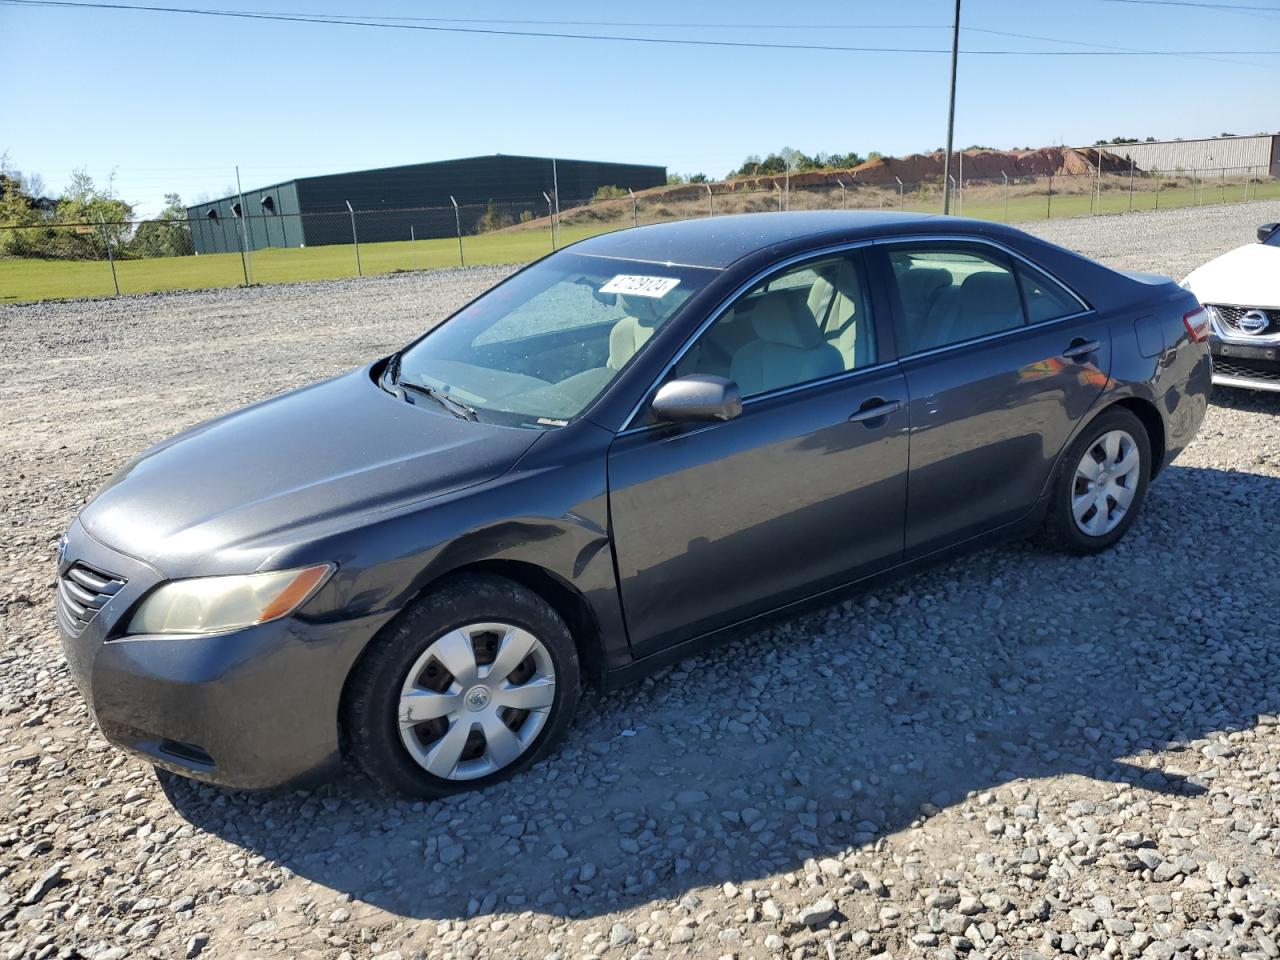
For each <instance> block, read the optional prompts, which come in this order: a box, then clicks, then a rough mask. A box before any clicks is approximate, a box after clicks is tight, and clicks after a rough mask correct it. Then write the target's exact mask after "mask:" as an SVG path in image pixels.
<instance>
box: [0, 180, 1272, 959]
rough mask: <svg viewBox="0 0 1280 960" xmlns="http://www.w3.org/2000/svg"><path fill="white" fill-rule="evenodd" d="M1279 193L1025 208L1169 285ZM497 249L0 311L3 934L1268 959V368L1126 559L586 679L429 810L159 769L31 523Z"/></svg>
mask: <svg viewBox="0 0 1280 960" xmlns="http://www.w3.org/2000/svg"><path fill="white" fill-rule="evenodd" d="M1276 219H1280V204H1254V205H1249V206H1236V207H1215V208H1205V209H1203V210H1178V211H1169V212H1161V213H1158V214H1140V215H1133V216H1126V217H1122V218H1121V217H1116V218H1099V219H1097V220H1077V221H1057V222H1051V223H1045V224H1043V225H1040V226H1037V227H1036V228H1035V229H1036V232H1037V233H1039V234H1041V235H1043V236H1045V237H1048V238H1050V239H1054V240H1057V241H1059V242H1063V243H1066V244H1067V245H1070V246H1072V247H1075V248H1076V249H1079V250H1081V251H1082V252H1084V253H1086V254H1090V255H1093V256H1097V257H1099V258H1100V259H1102V260H1104V261H1106V262H1109V263H1111V264H1113V265H1116V266H1120V267H1125V268H1138V269H1146V270H1155V271H1159V272H1167V273H1173V274H1175V275H1178V276H1181V275H1183V274H1185V273H1186V272H1187V271H1188V270H1189V269H1190V268H1191V267H1193V266H1195V265H1196V264H1198V263H1200V262H1202V261H1203V260H1204V259H1207V258H1208V257H1209V256H1211V255H1213V254H1215V253H1218V252H1221V251H1224V250H1226V249H1229V248H1230V247H1232V246H1234V245H1237V244H1240V243H1246V242H1248V241H1249V240H1250V239H1251V238H1252V233H1253V228H1254V226H1255V225H1256V224H1257V223H1259V222H1262V221H1265V220H1276ZM503 273H504V271H503V270H502V269H475V270H468V271H447V272H439V273H431V274H423V275H418V276H396V277H389V278H385V279H374V280H368V281H363V282H336V283H324V284H308V285H298V286H289V287H275V288H267V289H258V290H249V291H241V290H227V291H217V292H207V293H199V294H179V295H157V296H150V297H140V298H129V299H123V300H113V301H97V302H78V303H67V304H56V305H45V306H39V305H37V306H25V307H0V342H2V343H3V345H4V350H3V351H2V354H0V404H2V405H3V409H4V411H5V417H4V420H3V422H0V479H2V480H3V483H2V485H0V503H2V504H3V514H2V515H0V516H2V520H3V524H4V527H5V538H4V548H3V549H4V553H3V560H2V561H0V562H2V563H3V569H2V570H0V625H2V628H3V638H4V648H3V653H0V666H2V669H0V797H2V798H3V799H2V800H0V957H5V956H7V957H14V958H16V957H24V956H32V957H46V956H55V955H56V956H62V957H70V956H78V955H83V956H89V957H96V958H98V960H110V958H124V957H132V956H153V957H179V958H181V957H193V956H196V955H197V954H200V955H203V956H218V957H223V956H231V957H235V956H241V955H244V956H255V957H256V956H275V955H279V956H299V957H324V958H334V960H336V958H343V957H367V956H373V955H377V956H380V957H382V958H384V960H396V958H402V960H407V958H410V957H415V956H429V957H440V958H477V957H495V958H512V957H522V958H525V960H544V958H563V960H577V958H583V957H590V956H599V957H607V958H642V957H655V958H656V957H666V956H679V957H685V956H688V957H708V958H719V957H726V956H727V957H732V958H767V957H774V956H785V957H789V958H806V957H807V958H815V960H835V958H852V957H868V956H873V955H880V956H892V957H937V958H943V957H961V956H962V957H968V958H980V957H1015V958H1021V960H1032V958H1036V957H1046V958H1049V957H1057V956H1077V957H1094V956H1099V955H1108V956H1123V957H1144V958H1160V960H1167V958H1171V957H1174V956H1187V957H1201V958H1218V957H1245V958H1252V957H1258V958H1262V957H1267V958H1271V957H1278V956H1280V946H1277V939H1280V895H1278V890H1280V887H1278V885H1280V862H1278V861H1277V848H1278V847H1280V819H1278V817H1280V812H1278V805H1277V792H1278V791H1280V772H1278V771H1280V767H1278V766H1277V763H1278V761H1280V721H1278V720H1277V714H1278V713H1280V691H1278V690H1277V688H1276V680H1275V678H1276V677H1277V676H1280V622H1278V621H1280V616H1278V614H1277V607H1276V604H1275V600H1274V595H1273V592H1272V591H1271V590H1270V589H1269V584H1270V582H1271V580H1272V572H1273V570H1274V567H1275V564H1276V557H1277V552H1276V544H1277V543H1278V542H1280V514H1277V512H1276V509H1275V504H1276V502H1277V501H1280V421H1278V420H1277V417H1278V416H1280V397H1271V398H1268V397H1264V396H1253V395H1244V394H1234V395H1232V394H1227V393H1222V394H1220V395H1218V396H1216V397H1215V403H1214V405H1213V406H1212V407H1211V409H1210V413H1209V417H1208V419H1207V421H1206V422H1205V425H1204V427H1203V428H1202V430H1201V433H1200V436H1199V438H1198V439H1197V440H1196V442H1195V443H1194V444H1193V446H1192V447H1191V448H1190V449H1188V450H1187V451H1186V453H1185V454H1184V455H1183V457H1182V458H1181V460H1180V461H1179V462H1178V464H1177V465H1175V466H1174V467H1172V468H1171V469H1170V470H1169V471H1168V472H1167V473H1166V474H1165V475H1164V476H1163V477H1162V478H1161V479H1160V481H1159V482H1158V483H1157V484H1156V485H1155V486H1154V487H1153V489H1152V492H1151V496H1150V498H1149V500H1148V502H1147V505H1146V508H1145V510H1144V514H1143V516H1142V517H1141V519H1140V520H1139V522H1138V523H1137V525H1136V526H1135V527H1134V529H1133V530H1132V531H1131V533H1130V535H1129V537H1128V538H1127V539H1126V540H1125V541H1124V542H1123V543H1122V544H1121V545H1120V546H1119V547H1118V548H1117V549H1116V550H1114V551H1113V552H1111V553H1109V554H1106V555H1104V556H1100V557H1095V558H1090V559H1067V558H1063V557H1059V556H1054V555H1049V554H1046V553H1042V552H1040V551H1038V550H1036V549H1034V548H1032V547H1030V546H1026V545H1021V544H1016V545H1012V546H1008V547H1003V548H999V549H992V550H987V551H985V552H981V553H978V554H976V555H974V556H971V557H968V558H965V559H963V560H958V561H955V562H952V563H949V564H946V565H942V566H938V567H936V568H933V569H931V570H929V571H927V572H924V573H921V574H919V575H916V576H913V577H911V578H909V579H906V580H903V581H901V582H898V583H896V584H893V585H890V586H886V587H881V588H879V589H878V590H877V591H876V592H874V593H863V594H860V595H856V596H854V597H853V598H852V599H849V600H847V601H846V602H844V603H841V604H838V605H834V606H831V607H830V608H828V609H826V610H825V611H821V612H818V613H815V614H813V615H810V616H807V617H804V618H801V619H796V620H794V621H792V622H790V623H787V624H784V625H781V626H775V627H771V628H769V629H767V630H759V631H756V632H744V633H743V634H742V635H741V636H740V637H737V638H735V639H734V640H733V642H731V643H730V644H728V645H727V646H725V647H722V648H721V649H719V650H718V651H716V652H715V653H714V654H711V655H708V656H705V657H701V658H698V659H695V660H691V661H688V662H685V663H683V664H680V665H679V666H678V667H676V668H674V669H670V670H667V671H666V672H664V673H663V674H661V675H659V676H657V677H654V678H651V679H649V680H646V681H644V682H643V683H640V684H637V685H635V686H632V687H630V688H628V689H625V690H622V691H620V692H617V693H612V694H609V695H603V696H602V695H598V694H596V695H592V696H589V697H588V698H587V699H586V701H585V702H584V705H583V709H582V711H581V715H580V718H579V720H578V722H577V724H576V726H575V728H574V731H573V733H572V734H571V736H570V738H569V741H568V743H567V744H566V745H565V747H564V749H563V750H562V751H561V752H560V753H559V754H558V755H556V756H554V757H552V758H551V759H549V760H548V761H546V762H544V763H543V764H541V765H539V766H538V767H536V768H534V769H533V770H532V771H530V772H527V773H525V774H523V775H522V776H520V777H518V778H517V779H516V780H515V781H513V782H510V783H507V784H503V785H501V786H498V787H495V788H493V789H490V790H488V791H486V792H485V793H483V794H481V795H475V796H470V797H465V798H461V799H456V800H453V801H450V802H445V803H434V804H422V803H406V802H402V801H396V800H392V799H388V798H387V797H385V796H382V795H379V794H378V793H377V792H375V791H374V790H373V789H372V788H371V787H370V786H369V785H368V784H367V783H366V782H365V781H363V780H362V779H360V778H359V777H357V776H356V775H354V774H352V775H349V776H347V777H346V778H345V779H344V780H342V781H340V782H338V783H335V784H332V785H329V786H326V787H324V788H322V789H319V790H316V791H313V792H305V793H303V792H294V793H279V794H274V795H251V794H242V793H234V792H227V791H222V790H217V789H213V788H208V787H201V786H195V785H192V784H189V783H186V782H184V781H178V780H168V779H166V780H164V781H163V782H162V781H160V780H158V779H157V778H156V776H155V774H154V773H153V772H152V770H151V768H150V767H149V766H148V765H146V764H144V763H141V762H139V761H137V760H133V759H130V758H127V757H125V756H124V755H122V754H120V753H117V752H116V751H114V750H113V749H111V748H109V747H108V746H107V744H106V743H105V742H103V740H102V739H101V738H100V737H99V736H98V735H97V734H96V733H95V731H94V730H93V728H92V726H91V723H90V719H89V716H88V713H87V710H86V708H85V707H84V705H83V704H82V702H81V701H80V699H79V697H78V696H77V695H76V694H75V691H74V689H73V685H72V683H71V681H70V678H69V677H68V675H67V671H66V669H65V667H64V666H63V663H62V659H61V655H60V651H59V649H58V643H57V638H56V634H55V630H54V626H53V622H54V621H53V609H52V603H51V600H52V596H53V554H54V544H55V541H56V538H57V536H58V533H59V532H60V531H61V530H62V529H63V528H64V527H65V525H66V524H67V523H68V521H69V520H70V519H71V517H72V515H73V514H74V512H75V510H76V509H77V508H78V507H79V505H80V504H81V503H82V502H83V501H84V500H85V499H86V498H87V497H88V496H89V495H90V494H91V492H92V491H93V489H94V488H95V486H96V485H97V484H98V483H99V482H101V481H102V479H104V478H105V477H106V476H107V475H108V474H109V473H111V472H112V470H113V469H114V468H115V466H116V465H117V464H118V463H119V462H120V461H121V460H123V459H124V458H125V457H126V456H128V455H129V454H131V453H133V452H135V451H137V450H138V449H140V448H142V447H143V446H145V445H146V444H149V443H151V442H154V441H156V440H159V439H161V438H162V437H164V436H165V435H167V434H169V433H172V432H173V431H175V430H177V429H179V428H181V427H183V426H186V425H187V424H190V423H193V422H195V421H198V420H201V419H204V418H206V417H208V416H211V415H213V414H215V413H219V412H222V411H225V410H228V409H231V408H234V407H236V406H238V405H240V404H242V403H245V402H248V401H251V400H255V399H258V398H260V397H263V396H266V395H269V394H271V393H274V392H277V391H279V390H281V389H284V388H287V387H292V386H296V385H300V384H303V383H305V382H307V381H310V380H313V379H315V378H317V377H321V376H325V375H328V374H332V373H336V372H338V371H341V370H343V369H346V368H348V367H350V366H353V365H355V364H357V363H359V362H361V361H363V360H365V359H367V358H369V357H372V356H375V355H378V354H380V353H382V352H385V351H386V350H387V348H388V347H390V346H391V345H393V344H398V343H400V342H402V341H404V340H406V339H407V338H409V337H410V336H411V335H412V334H413V333H415V332H416V331H418V330H419V329H421V328H422V327H424V326H425V325H427V324H430V323H432V322H434V321H435V320H436V319H438V318H439V317H441V316H443V315H444V314H446V313H447V312H448V311H449V310H451V309H452V308H453V307H455V306H456V305H458V304H459V303H461V302H462V301H463V300H464V299H466V298H468V297H470V296H472V295H474V294H475V293H476V292H478V291H480V290H481V289H483V288H484V287H485V286H487V285H488V284H490V283H492V282H493V281H494V280H496V279H497V278H499V277H500V276H502V275H503Z"/></svg>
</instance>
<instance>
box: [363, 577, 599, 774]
mask: <svg viewBox="0 0 1280 960" xmlns="http://www.w3.org/2000/svg"><path fill="white" fill-rule="evenodd" d="M529 638H532V641H533V643H534V644H535V646H532V647H530V646H528V643H529ZM526 648H527V649H528V652H527V653H525V652H524V651H525V650H526ZM468 653H470V659H469V660H468ZM500 657H501V658H502V664H501V665H500V667H499V668H500V669H503V670H504V673H503V676H501V677H493V676H492V671H493V669H494V668H495V664H498V659H499V658H500ZM514 657H519V658H520V659H519V660H518V661H515V663H516V666H515V668H514V669H513V670H511V672H509V673H507V672H505V671H506V667H507V665H508V664H509V663H511V662H512V659H513V658H514ZM486 659H487V660H488V662H487V663H486V662H485V661H486ZM450 666H452V668H453V670H452V671H451V670H450V669H449V668H450ZM486 671H487V672H486ZM411 673H412V676H411V675H410V674H411ZM548 677H549V678H550V682H548ZM580 683H581V672H580V669H579V666H578V653H577V649H576V647H575V646H574V642H573V637H572V635H571V634H570V633H569V629H568V627H566V626H565V623H564V621H563V620H562V619H560V616H559V615H558V614H557V613H556V612H555V610H553V609H552V607H551V605H550V604H548V603H547V602H546V601H545V600H543V599H542V597H540V596H538V595H537V594H536V593H534V592H533V591H531V590H529V589H527V588H525V587H523V586H521V585H520V584H518V583H515V582H514V581H511V580H507V579H505V578H503V577H496V576H488V575H477V574H464V575H460V576H457V577H454V578H450V579H449V580H447V581H446V582H444V583H442V584H441V585H440V586H439V587H438V588H436V589H435V590H433V591H432V592H431V593H429V594H427V595H425V596H423V597H421V598H420V599H418V600H416V601H415V602H414V603H413V604H411V605H410V606H409V607H407V608H406V609H405V610H404V612H402V613H401V614H400V616H398V617H397V618H396V619H395V620H393V621H392V622H391V623H390V624H388V625H387V627H385V628H384V629H383V631H382V632H381V633H380V634H379V635H378V636H377V637H376V638H375V639H374V640H373V642H372V643H370V645H369V647H368V648H367V649H366V650H365V652H364V654H363V655H362V656H361V658H360V661H359V662H358V663H357V665H356V667H355V670H354V671H353V673H352V676H351V678H350V680H349V681H348V684H347V689H346V692H345V694H344V697H343V726H344V730H345V732H346V735H347V746H348V753H349V754H350V755H351V757H352V759H354V760H355V761H356V762H357V763H358V764H359V765H360V767H361V768H363V769H364V771H365V772H366V773H367V774H368V775H369V777H370V778H371V779H372V780H373V781H374V782H375V783H377V784H378V785H379V786H381V787H382V788H384V789H386V790H388V791H390V792H394V793H399V794H402V795H405V796H410V797H420V798H436V797H445V796H450V795H452V794H457V793H463V792H466V791H469V790H476V789H480V788H483V787H486V786H488V785H489V784H491V783H497V782H499V781H501V780H505V779H507V778H508V777H511V776H512V775H514V774H516V773H518V772H519V771H520V770H523V769H525V768H526V767H528V766H529V765H531V764H533V763H536V762H537V761H538V760H540V759H541V758H542V757H544V756H545V755H546V754H547V753H548V751H550V749H551V748H552V747H553V746H554V745H555V744H556V743H557V742H558V741H559V740H560V739H561V738H562V737H563V736H564V734H565V732H566V731H567V729H568V727H569V724H570V721H571V720H572V717H573V712H574V710H575V708H576V707H577V703H578V695H579V687H580ZM548 688H549V689H548ZM547 701H549V705H545V706H544V704H545V703H546V702H547ZM512 704H531V705H532V707H531V708H530V709H523V708H520V707H517V706H513V705H512ZM402 714H403V715H404V717H405V719H404V721H403V722H402V720H401V715H402ZM423 718H425V719H423ZM415 721H420V722H415ZM499 724H501V726H499ZM504 727H505V728H506V729H505V730H504V729H503V728H504ZM517 747H518V748H519V750H518V752H516V748H517ZM477 750H479V753H478V754H477ZM455 755H456V756H455ZM451 761H452V764H451ZM428 766H430V767H431V768H432V769H431V770H429V769H428ZM446 771H447V772H446Z"/></svg>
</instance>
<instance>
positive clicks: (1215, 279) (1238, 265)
mask: <svg viewBox="0 0 1280 960" xmlns="http://www.w3.org/2000/svg"><path fill="white" fill-rule="evenodd" d="M1184 283H1185V284H1186V286H1187V288H1188V289H1189V290H1190V291H1191V292H1192V293H1194V294H1195V295H1196V299H1198V300H1199V301H1200V302H1201V303H1226V304H1234V305H1236V306H1241V307H1267V308H1268V309H1271V308H1275V307H1280V247H1269V246H1266V245H1265V244H1261V243H1250V244H1247V245H1245V246H1243V247H1237V248H1236V249H1235V250H1232V251H1231V252H1230V253H1224V254H1223V255H1222V256H1220V257H1218V258H1217V259H1216V260H1210V261H1209V262H1208V263H1206V264H1205V265H1204V266H1203V267H1199V268H1198V269H1196V270H1193V271H1191V273H1190V274H1188V275H1187V279H1186V280H1185V281H1184Z"/></svg>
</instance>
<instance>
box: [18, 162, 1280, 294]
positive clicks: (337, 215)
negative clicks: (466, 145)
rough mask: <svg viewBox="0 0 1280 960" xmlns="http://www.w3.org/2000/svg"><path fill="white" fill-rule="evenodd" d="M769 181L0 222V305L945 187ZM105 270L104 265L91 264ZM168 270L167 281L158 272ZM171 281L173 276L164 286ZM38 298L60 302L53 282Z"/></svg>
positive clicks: (1004, 199) (378, 266)
mask: <svg viewBox="0 0 1280 960" xmlns="http://www.w3.org/2000/svg"><path fill="white" fill-rule="evenodd" d="M816 176H817V182H812V181H813V180H814V179H815V175H809V176H807V177H799V176H796V177H786V176H767V177H756V178H751V179H748V180H737V181H723V182H717V183H698V184H681V185H673V186H668V187H665V188H663V187H658V188H652V189H649V190H646V191H642V192H641V193H638V194H637V193H634V192H632V191H624V190H622V189H621V188H618V189H608V190H602V191H598V192H597V195H596V196H593V197H587V198H582V197H578V198H570V197H561V198H559V203H558V204H557V203H556V202H555V201H556V198H555V197H554V196H553V195H552V194H551V193H550V192H549V191H548V192H544V193H543V194H542V195H540V196H537V197H524V198H506V199H500V200H499V199H486V200H478V199H468V200H465V201H464V200H462V199H458V200H457V201H456V202H450V203H448V204H438V203H432V204H423V205H405V204H403V203H387V204H380V205H377V206H369V205H364V206H356V205H351V206H350V207H348V206H347V204H346V203H344V204H343V206H342V208H341V209H321V210H289V209H270V210H267V209H264V210H262V211H243V210H241V211H237V212H234V213H233V214H232V215H230V216H221V215H218V216H206V217H199V218H191V217H187V218H182V217H167V218H160V219H139V220H122V221H99V222H96V223H95V222H90V221H68V222H58V221H41V222H37V223H29V224H10V225H7V226H6V225H0V300H3V299H35V298H38V297H33V296H30V295H25V296H23V295H14V294H10V293H8V292H7V291H5V290H4V286H5V283H6V277H7V276H8V275H9V274H10V273H20V272H21V271H20V270H17V269H15V268H12V267H10V268H9V269H8V270H6V265H12V264H14V263H19V264H20V263H21V262H24V261H26V262H31V261H43V262H48V263H50V264H52V265H53V269H52V273H57V270H58V269H62V270H63V271H64V272H67V273H68V274H70V273H72V272H74V271H75V270H76V269H80V270H83V269H84V268H85V267H86V266H90V265H92V264H93V263H96V262H98V261H105V262H106V263H107V264H109V266H110V271H109V272H107V271H106V270H103V272H102V274H101V275H99V276H98V277H97V278H96V279H95V280H94V281H93V282H92V283H88V284H86V282H85V281H84V278H83V277H81V278H79V279H78V280H77V282H76V283H70V282H68V284H67V287H68V292H67V293H65V294H61V295H83V294H82V293H81V291H82V290H83V289H85V288H86V286H87V287H88V288H91V289H92V291H93V292H95V293H101V294H109V293H112V292H126V293H128V292H144V291H147V290H151V289H169V288H173V287H174V286H175V285H176V286H182V285H188V286H191V285H194V286H205V287H208V286H227V285H234V284H238V283H240V284H249V283H251V282H280V281H288V280H300V279H322V278H328V277H341V276H360V275H364V274H371V273H389V272H396V271H409V270H421V269H428V268H434V267H443V266H449V265H465V264H468V263H471V264H477V263H515V262H522V261H527V260H531V259H535V258H537V257H539V256H541V255H543V254H544V253H549V252H551V251H552V250H554V249H557V248H558V247H560V246H564V245H565V244H567V243H570V242H572V241H575V240H578V239H582V238H583V237H586V236H590V235H592V234H596V233H602V232H606V231H609V230H614V229H621V228H624V227H630V226H637V225H643V224H649V223H661V222H665V221H670V220H679V219H689V218H693V217H701V216H711V215H721V214H733V213H750V212H760V211H768V210H780V211H802V210H841V209H843V210H901V211H911V212H922V213H938V212H940V211H941V206H942V183H941V179H940V178H937V177H934V178H930V179H924V180H918V181H914V182H904V181H902V180H900V179H898V178H897V177H896V176H895V177H893V178H892V179H889V180H886V179H884V178H883V177H882V178H879V179H878V180H877V181H875V182H868V181H866V180H860V179H858V178H857V177H852V176H849V175H847V174H841V173H838V172H837V173H830V174H825V173H824V174H821V175H816ZM1264 198H1280V180H1277V179H1276V178H1274V177H1272V176H1271V175H1270V171H1269V170H1268V169H1266V168H1256V167H1248V168H1239V167H1236V168H1232V167H1219V168H1214V169H1213V170H1211V171H1210V170H1204V169H1199V170H1189V171H1188V170H1184V171H1167V172H1166V171H1156V170H1147V171H1142V170H1138V169H1137V168H1136V167H1135V166H1133V165H1130V168H1129V169H1128V170H1127V171H1116V170H1110V171H1108V170H1099V169H1095V170H1094V171H1093V172H1091V173H1080V174H1070V175H1064V174H1059V175H1053V174H1049V175H1035V174H1025V173H1024V174H1017V173H1015V174H1012V175H1011V174H1010V173H1007V172H1002V173H1001V175H1000V177H999V178H992V177H983V178H977V177H959V178H958V179H957V180H956V182H955V196H954V201H953V202H954V206H953V210H954V211H955V213H956V214H957V215H961V216H970V217H977V218H980V219H988V220H1004V221H1007V222H1016V221H1027V220H1034V219H1045V218H1052V217H1063V216H1083V215H1098V214H1106V213H1128V212H1131V211H1140V210H1155V209H1162V208H1167V207H1171V206H1195V205H1201V204H1207V203H1228V202H1243V201H1247V200H1252V199H1264ZM99 269H101V268H99ZM166 271H168V275H167V274H166ZM171 280H172V282H170V281H171ZM46 288H47V289H41V290H40V291H37V292H38V293H39V294H40V295H41V296H58V295H60V294H59V292H58V281H57V279H56V277H51V278H50V279H49V280H48V281H47V283H46Z"/></svg>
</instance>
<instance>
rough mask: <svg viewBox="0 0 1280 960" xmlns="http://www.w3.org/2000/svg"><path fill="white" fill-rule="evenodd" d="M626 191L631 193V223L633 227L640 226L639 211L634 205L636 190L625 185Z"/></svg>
mask: <svg viewBox="0 0 1280 960" xmlns="http://www.w3.org/2000/svg"><path fill="white" fill-rule="evenodd" d="M627 193H629V194H631V225H632V226H633V227H638V226H640V212H639V209H638V207H637V206H636V192H635V191H634V190H632V189H631V188H630V187H627Z"/></svg>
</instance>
